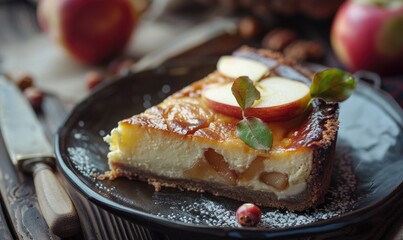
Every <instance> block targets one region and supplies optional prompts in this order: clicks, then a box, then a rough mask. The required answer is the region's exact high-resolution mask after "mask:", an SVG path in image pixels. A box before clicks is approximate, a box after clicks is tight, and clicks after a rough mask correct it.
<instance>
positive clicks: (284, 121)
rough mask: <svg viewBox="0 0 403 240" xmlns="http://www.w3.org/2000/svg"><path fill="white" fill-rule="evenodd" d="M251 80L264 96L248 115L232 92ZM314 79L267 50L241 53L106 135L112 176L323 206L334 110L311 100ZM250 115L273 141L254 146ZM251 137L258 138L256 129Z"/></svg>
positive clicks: (292, 205)
mask: <svg viewBox="0 0 403 240" xmlns="http://www.w3.org/2000/svg"><path fill="white" fill-rule="evenodd" d="M240 76H248V77H249V79H250V80H251V81H252V82H253V83H256V89H257V90H258V92H259V93H260V98H259V99H258V100H257V101H255V102H254V103H253V104H252V106H251V107H249V108H247V109H245V111H242V109H241V107H240V106H239V105H238V103H237V99H236V98H235V97H234V95H233V93H231V86H233V83H234V81H235V79H236V78H238V77H240ZM311 78H312V73H311V72H310V71H309V70H308V69H305V68H302V67H300V66H298V65H297V64H295V63H294V62H293V61H291V60H286V59H284V58H283V57H282V56H281V55H280V54H278V53H274V52H271V51H268V50H256V49H252V48H248V47H243V48H241V49H239V50H237V51H236V52H235V53H234V55H233V56H224V57H221V58H220V60H219V61H218V64H217V70H216V71H214V72H213V73H211V74H209V75H208V76H206V77H205V78H204V79H202V80H199V81H196V82H194V83H192V84H191V85H189V86H186V87H185V88H183V89H182V90H180V91H178V92H176V93H174V94H173V95H171V96H170V97H168V98H167V99H165V100H164V101H163V102H161V103H160V104H158V105H156V106H153V107H151V108H149V109H147V110H146V111H145V112H143V113H140V114H138V115H135V116H133V117H131V118H128V119H125V120H122V121H120V122H119V123H118V126H117V127H116V128H115V129H113V130H112V131H111V133H110V134H109V135H108V136H106V137H105V141H106V142H108V143H109V145H110V152H109V154H108V163H109V167H110V171H109V172H108V173H106V176H108V177H109V178H110V179H115V178H117V177H127V178H130V179H139V180H144V181H148V183H150V184H152V185H154V187H155V189H156V190H157V191H158V190H160V189H161V187H174V188H178V189H181V190H190V191H197V192H209V193H212V194H214V195H219V196H225V197H228V198H232V199H235V200H239V201H245V202H252V203H255V204H258V205H261V206H266V207H275V208H284V209H288V210H292V211H300V210H304V209H307V208H310V207H314V206H316V205H317V204H319V203H321V202H322V201H323V199H324V195H325V193H326V191H327V188H328V186H329V183H330V179H331V175H332V166H333V159H334V157H333V155H334V150H335V144H336V137H337V131H338V120H337V117H338V104H337V103H328V102H325V101H323V100H319V99H315V100H312V99H313V98H312V97H311V95H312V92H310V88H309V86H310V84H311V80H310V79H311ZM249 116H253V117H256V118H259V119H261V120H262V123H263V122H264V125H265V126H267V128H268V129H270V138H271V144H270V146H268V147H267V148H265V149H260V148H257V149H255V148H253V147H251V145H250V144H247V143H246V142H245V141H244V140H242V139H241V138H240V137H239V133H238V131H237V125H238V123H239V122H240V120H241V119H242V118H248V117H249ZM252 135H253V132H252Z"/></svg>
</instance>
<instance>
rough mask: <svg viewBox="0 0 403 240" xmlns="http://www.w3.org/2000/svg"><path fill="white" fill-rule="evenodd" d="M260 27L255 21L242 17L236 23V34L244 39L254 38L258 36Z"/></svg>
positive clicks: (251, 18)
mask: <svg viewBox="0 0 403 240" xmlns="http://www.w3.org/2000/svg"><path fill="white" fill-rule="evenodd" d="M260 31H261V26H260V23H259V21H258V20H257V19H255V18H253V17H244V18H242V19H241V20H240V21H239V23H238V33H239V35H240V36H241V37H243V38H245V39H250V38H253V37H256V36H258V35H259V34H260Z"/></svg>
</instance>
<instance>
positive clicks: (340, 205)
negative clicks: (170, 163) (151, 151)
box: [158, 147, 363, 228]
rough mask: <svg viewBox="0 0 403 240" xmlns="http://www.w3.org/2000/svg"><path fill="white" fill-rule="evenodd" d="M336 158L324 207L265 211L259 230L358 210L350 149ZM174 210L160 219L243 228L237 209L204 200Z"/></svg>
mask: <svg viewBox="0 0 403 240" xmlns="http://www.w3.org/2000/svg"><path fill="white" fill-rule="evenodd" d="M336 158H337V159H336V164H335V166H334V167H335V169H334V172H333V178H332V184H331V186H330V188H329V191H328V193H327V195H326V200H325V202H324V203H323V204H322V205H320V206H319V207H317V208H316V209H313V210H308V211H305V212H290V211H285V210H278V209H269V208H265V209H262V221H261V223H260V224H259V226H258V227H270V228H285V227H293V226H299V225H305V224H309V223H314V222H318V221H321V220H326V219H330V218H333V217H337V216H340V215H341V214H343V213H346V212H348V211H351V210H352V209H354V203H355V202H356V201H357V200H358V199H359V198H362V197H363V196H355V194H354V192H355V187H356V184H357V182H356V178H355V175H354V172H353V170H352V169H353V168H352V159H351V156H350V153H349V150H348V148H347V147H345V148H339V149H338V153H337V156H336ZM162 201H163V200H162ZM171 210H172V213H169V214H162V213H159V214H158V216H160V217H164V218H167V219H169V220H175V221H180V222H183V223H191V224H203V225H209V226H215V227H237V226H239V225H238V223H237V222H236V219H235V211H236V207H235V208H231V207H226V206H223V205H221V204H218V203H216V202H215V201H211V200H209V199H207V198H204V197H202V198H200V199H199V200H197V201H196V202H186V201H184V202H182V203H181V204H178V203H176V204H172V206H171Z"/></svg>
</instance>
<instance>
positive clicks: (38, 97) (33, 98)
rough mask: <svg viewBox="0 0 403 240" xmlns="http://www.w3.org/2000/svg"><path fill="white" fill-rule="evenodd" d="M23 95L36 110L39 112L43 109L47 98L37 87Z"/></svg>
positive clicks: (25, 91) (29, 88) (26, 90)
mask: <svg viewBox="0 0 403 240" xmlns="http://www.w3.org/2000/svg"><path fill="white" fill-rule="evenodd" d="M23 94H24V96H25V97H26V98H27V99H28V101H29V103H30V104H31V106H32V107H33V108H34V109H35V110H39V109H40V108H41V106H42V102H43V99H44V97H45V94H44V92H42V91H41V90H39V89H38V88H35V87H28V88H26V89H24V92H23Z"/></svg>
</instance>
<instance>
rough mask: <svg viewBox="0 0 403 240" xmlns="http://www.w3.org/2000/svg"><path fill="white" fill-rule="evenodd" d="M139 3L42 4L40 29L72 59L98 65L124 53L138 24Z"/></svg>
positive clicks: (43, 0)
mask: <svg viewBox="0 0 403 240" xmlns="http://www.w3.org/2000/svg"><path fill="white" fill-rule="evenodd" d="M137 2H139V0H40V1H39V5H38V20H39V24H40V26H41V28H42V29H43V30H44V31H45V32H46V33H48V34H49V35H50V37H51V38H52V39H54V40H55V41H56V42H58V43H59V44H60V45H61V46H62V47H63V49H65V50H66V51H67V52H68V53H69V54H70V55H71V56H73V57H74V58H75V59H77V60H79V61H80V62H83V63H88V64H92V63H99V62H102V61H105V60H107V59H109V58H111V57H113V56H115V55H117V54H118V53H119V52H120V51H122V50H123V48H124V47H125V45H126V44H127V42H128V41H129V39H130V37H131V35H132V31H133V30H134V27H135V26H136V24H137V22H138V18H139V15H140V9H139V7H138V5H137V4H136V3H137Z"/></svg>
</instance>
